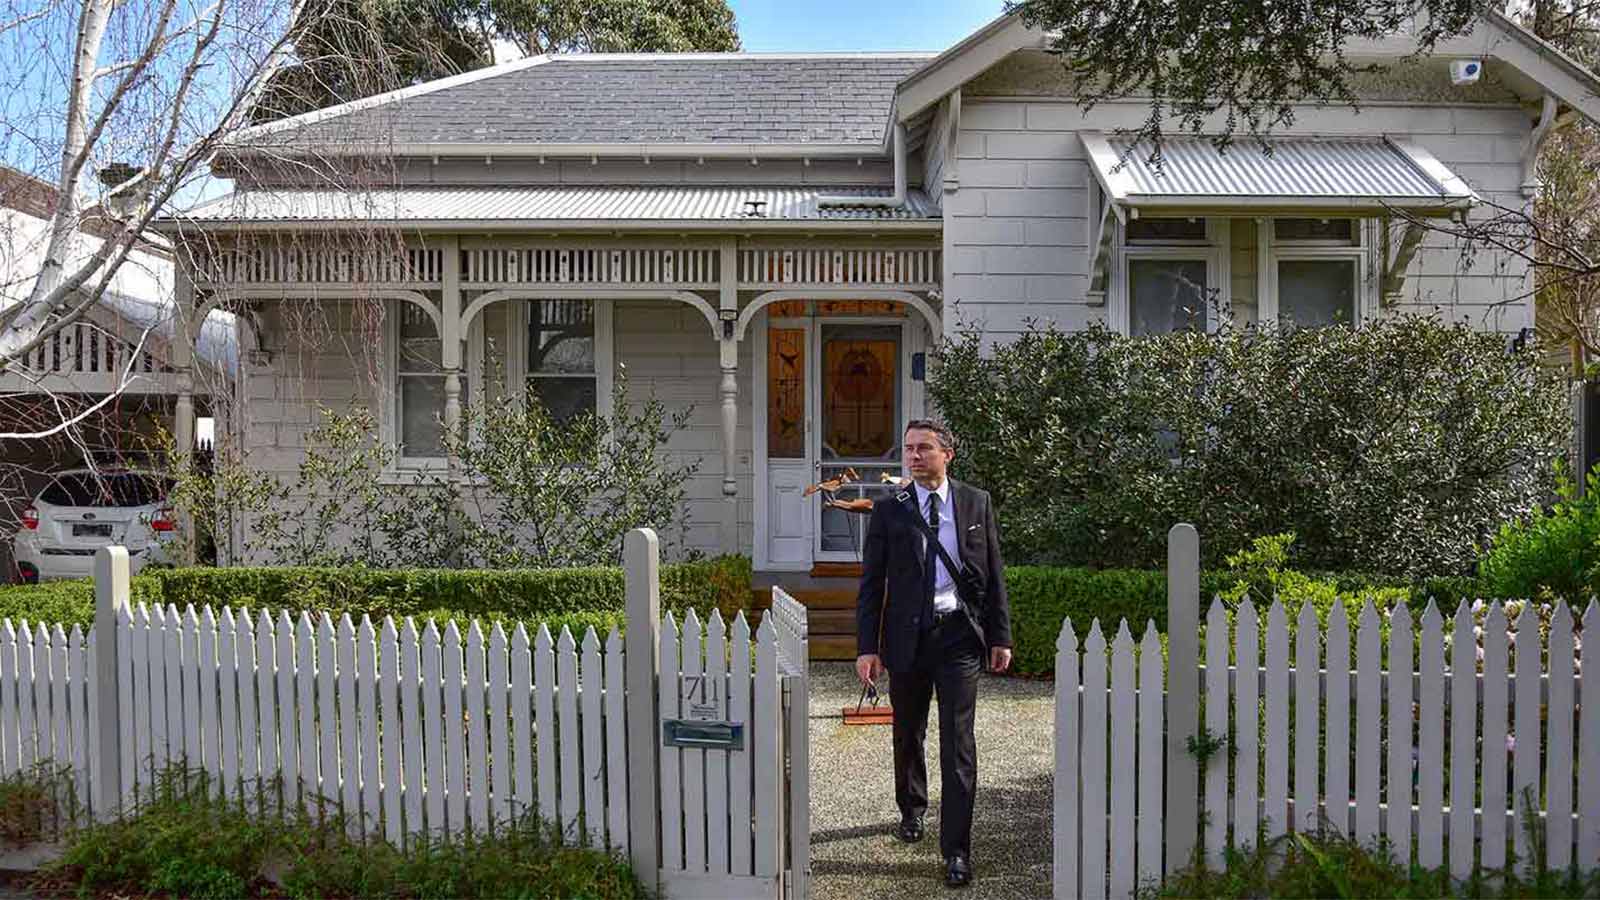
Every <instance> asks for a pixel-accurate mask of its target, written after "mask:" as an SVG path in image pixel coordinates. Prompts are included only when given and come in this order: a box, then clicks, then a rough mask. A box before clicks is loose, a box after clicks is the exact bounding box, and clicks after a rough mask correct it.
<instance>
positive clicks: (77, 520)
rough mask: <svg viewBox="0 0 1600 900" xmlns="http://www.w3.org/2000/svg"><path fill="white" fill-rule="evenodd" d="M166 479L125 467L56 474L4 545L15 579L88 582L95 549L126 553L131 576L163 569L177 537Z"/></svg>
mask: <svg viewBox="0 0 1600 900" xmlns="http://www.w3.org/2000/svg"><path fill="white" fill-rule="evenodd" d="M172 483H173V482H172V479H171V478H169V477H166V476H162V475H156V474H152V473H149V472H137V471H132V470H128V469H117V470H109V469H102V470H100V471H99V472H92V471H90V470H88V469H74V470H69V471H65V472H59V473H57V474H56V475H55V477H54V478H53V479H52V480H51V482H50V483H49V484H48V485H46V486H45V488H44V490H42V491H40V492H39V496H38V497H36V498H34V501H33V503H32V505H30V506H29V507H27V508H26V509H24V510H23V511H22V516H21V519H20V521H19V522H18V525H17V533H16V535H15V536H14V537H12V539H11V558H12V559H13V560H15V561H16V567H17V572H16V574H17V577H18V579H19V580H21V581H23V582H25V583H32V582H38V581H47V580H50V579H54V578H88V577H90V576H91V575H93V574H94V554H95V551H96V550H99V549H100V548H101V547H106V546H110V545H113V544H121V545H123V546H125V547H127V548H128V566H129V568H130V569H131V570H132V571H133V572H135V573H136V572H138V571H139V570H140V569H142V568H144V567H145V566H147V565H149V564H151V563H163V564H170V563H171V562H172V560H173V558H174V556H175V554H174V553H172V552H169V548H168V545H170V544H171V543H172V541H173V539H174V538H175V537H176V534H177V532H176V528H175V519H174V518H173V513H172V509H171V508H170V507H169V506H168V505H167V494H168V493H169V492H170V491H171V490H172Z"/></svg>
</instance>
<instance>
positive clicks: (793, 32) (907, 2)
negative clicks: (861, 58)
mask: <svg viewBox="0 0 1600 900" xmlns="http://www.w3.org/2000/svg"><path fill="white" fill-rule="evenodd" d="M728 5H729V6H730V7H732V8H733V13H734V15H735V16H737V17H738V19H739V37H740V39H741V40H742V41H743V42H744V49H746V50H750V51H758V52H771V51H783V50H791V51H833V50H943V49H945V48H947V47H949V46H950V45H951V44H954V43H955V42H956V41H959V40H961V39H962V38H964V37H966V36H967V35H969V34H971V33H972V32H974V31H976V30H978V28H980V27H981V26H983V25H984V24H985V23H987V22H988V21H989V20H991V19H993V18H994V17H996V16H998V15H1000V14H1001V13H1002V12H1004V11H1005V10H1004V6H1005V4H1004V3H1003V2H1002V0H728Z"/></svg>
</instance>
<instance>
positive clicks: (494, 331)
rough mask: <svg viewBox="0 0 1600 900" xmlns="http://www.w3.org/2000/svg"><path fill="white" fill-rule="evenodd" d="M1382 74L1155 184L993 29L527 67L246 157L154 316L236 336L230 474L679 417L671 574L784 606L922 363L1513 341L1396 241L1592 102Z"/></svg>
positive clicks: (1489, 313) (1490, 285)
mask: <svg viewBox="0 0 1600 900" xmlns="http://www.w3.org/2000/svg"><path fill="white" fill-rule="evenodd" d="M1414 46H1415V45H1414V42H1413V41H1411V40H1410V39H1408V38H1406V37H1405V36H1403V35H1397V36H1394V37H1392V38H1390V39H1386V40H1382V41H1375V42H1365V43H1361V44H1359V45H1352V46H1349V47H1347V48H1346V52H1347V54H1348V55H1349V56H1350V57H1351V58H1352V59H1355V60H1358V61H1360V60H1370V61H1375V62H1386V63H1390V64H1391V68H1390V69H1389V70H1388V71H1387V72H1385V73H1384V74H1383V75H1382V76H1376V77H1364V78H1361V79H1358V83H1357V86H1358V89H1359V92H1360V96H1361V100H1362V102H1361V105H1360V109H1359V111H1358V110H1355V109H1351V108H1349V107H1346V106H1342V105H1328V106H1318V105H1313V104H1307V105H1306V106H1305V107H1304V108H1302V109H1300V110H1298V111H1297V114H1296V116H1295V118H1294V124H1293V126H1292V127H1285V128H1283V129H1281V130H1280V131H1278V132H1277V133H1276V134H1275V135H1274V136H1273V137H1272V138H1270V143H1271V145H1272V150H1273V152H1272V153H1270V154H1264V153H1262V152H1260V151H1259V150H1257V149H1255V148H1253V147H1252V146H1251V145H1250V144H1249V143H1248V142H1240V143H1239V144H1238V145H1236V146H1235V147H1234V149H1232V150H1230V151H1228V152H1227V153H1219V151H1218V150H1217V149H1216V148H1215V147H1214V146H1213V144H1212V143H1211V142H1210V141H1208V140H1205V139H1203V138H1199V139H1197V138H1190V137H1174V138H1170V139H1169V142H1168V145H1167V146H1166V148H1165V151H1164V153H1165V165H1164V169H1163V170H1162V171H1161V172H1159V173H1158V172H1156V171H1154V170H1153V169H1152V168H1151V167H1150V166H1149V165H1147V164H1146V162H1145V158H1144V155H1143V154H1141V153H1139V152H1134V153H1132V154H1131V155H1130V154H1128V153H1126V151H1127V150H1128V149H1129V148H1128V146H1127V144H1126V142H1125V138H1124V137H1123V136H1122V135H1123V134H1124V133H1125V129H1128V128H1130V127H1134V126H1137V125H1138V124H1139V123H1140V122H1141V121H1142V120H1143V119H1144V117H1145V116H1146V114H1147V111H1148V105H1147V103H1145V102H1144V101H1142V100H1139V99H1137V98H1135V99H1130V100H1127V101H1123V102H1107V103H1101V104H1099V105H1097V106H1095V107H1094V108H1093V109H1092V110H1091V111H1089V112H1085V111H1084V110H1083V109H1082V107H1081V106H1080V105H1079V104H1078V103H1077V102H1075V100H1074V98H1073V97H1072V96H1071V95H1070V93H1069V87H1068V82H1067V80H1066V78H1065V77H1064V75H1063V72H1062V67H1061V64H1060V62H1059V61H1058V60H1057V59H1056V58H1055V57H1053V56H1052V55H1050V54H1049V53H1047V52H1046V50H1045V47H1046V41H1045V38H1044V36H1043V35H1042V34H1041V33H1039V32H1037V31H1034V30H1030V29H1029V28H1027V27H1025V26H1024V25H1023V24H1022V22H1021V21H1020V20H1019V19H1018V18H1017V17H1016V16H1014V15H1012V16H1005V17H1002V18H1000V19H998V20H996V21H994V22H993V23H991V24H990V25H988V26H986V27H984V28H983V29H981V30H980V31H978V32H976V33H974V34H972V35H971V36H970V37H968V38H966V39H965V40H963V41H961V42H960V43H959V44H957V45H955V46H954V47H951V48H950V49H948V50H945V51H944V52H942V53H937V54H905V53H852V54H799V53H780V54H747V53H735V54H652V55H605V54H594V55H573V56H540V57H534V58H530V59H525V60H521V61H518V62H513V63H509V64H505V65H499V66H495V67H492V68H488V69H483V70H479V71H474V72H470V73H467V74H464V75H459V76H456V77H452V78H447V79H443V80H440V81H435V82H430V83H427V84H422V85H418V86H415V87H409V88H406V89H404V90H400V91H396V92H393V93H389V94H384V95H381V96H377V97H372V98H369V99H365V100H361V101H357V102H354V103H348V104H344V105H340V106H335V107H331V108H328V109H323V110H319V111H316V112H312V113H308V114H305V115H300V116H296V117H294V118H289V119H284V120H281V121H276V122H272V123H270V124H265V125H260V126H257V127H255V128H252V129H250V130H249V131H246V132H244V133H242V134H240V135H238V137H237V138H236V140H234V141H233V142H232V143H231V144H230V145H229V146H228V147H227V149H226V150H225V152H223V153H222V154H221V155H220V156H219V157H218V158H217V160H216V162H215V167H216V170H217V171H218V173H220V174H223V175H226V176H227V177H229V178H232V179H234V182H235V190H234V192H233V193H232V194H230V195H228V196H225V197H223V198H220V199H217V200H214V201H211V202H208V203H205V204H204V205H201V206H199V207H198V208H194V209H190V210H188V211H186V212H182V213H178V214H173V215H172V216H171V217H170V218H167V219H165V220H163V222H162V225H161V227H162V229H163V230H164V231H165V232H166V233H167V234H168V235H169V236H170V237H171V238H172V240H173V241H174V242H176V243H177V244H179V245H181V246H182V247H184V248H185V251H184V252H180V253H178V254H176V257H177V258H178V259H179V261H180V265H179V278H178V295H179V298H180V302H183V303H185V304H189V305H191V306H194V307H198V308H206V307H211V306H221V307H223V308H226V309H228V310H231V311H234V312H236V313H238V314H239V318H240V320H241V322H243V323H246V324H244V325H242V326H241V327H243V328H244V334H243V336H242V339H241V343H242V347H241V357H242V366H241V373H240V376H239V378H238V379H237V384H236V390H237V392H238V398H237V400H238V402H237V404H236V412H235V414H234V415H233V416H232V420H231V422H230V423H229V427H230V428H232V429H233V430H234V433H235V434H236V435H237V436H238V437H239V438H240V440H241V441H242V442H243V443H244V445H245V446H248V447H249V448H250V449H251V451H252V452H253V453H254V454H255V458H256V459H257V460H258V461H266V462H267V463H268V464H270V465H272V466H281V467H282V468H283V469H285V470H289V469H292V467H293V466H294V464H295V463H296V462H297V461H298V460H299V459H301V458H302V455H303V453H304V452H305V451H304V449H303V447H304V443H305V435H306V432H307V431H308V430H309V429H310V428H311V427H312V426H313V424H314V422H315V420H316V413H315V410H316V409H317V408H318V407H319V406H335V407H338V406H340V405H347V404H357V403H359V404H362V405H365V406H366V407H368V408H370V409H372V410H373V411H375V412H376V413H377V418H378V420H379V422H380V423H381V429H382V435H383V438H384V440H386V441H392V442H394V444H395V445H396V446H397V447H398V448H399V453H398V455H397V462H396V466H395V470H394V471H393V472H391V473H388V474H389V475H390V476H391V477H393V478H395V479H405V478H406V477H407V475H408V471H409V470H412V469H415V468H422V467H430V466H442V465H445V463H446V460H445V459H444V458H443V451H442V449H441V441H440V435H441V433H442V432H441V428H443V427H450V426H451V425H452V424H453V423H456V422H458V421H459V419H460V416H461V414H462V409H463V408H464V407H466V406H468V405H469V404H475V403H484V402H491V401H492V400H493V399H494V398H498V397H505V396H514V395H517V394H520V393H522V392H532V393H533V394H536V395H537V396H538V397H539V398H540V399H541V400H543V401H544V402H545V404H546V405H547V406H548V407H549V408H551V409H552V410H555V411H556V412H558V413H562V414H564V413H567V412H571V411H573V410H579V409H590V408H592V409H597V410H599V411H602V412H604V411H606V410H607V409H608V408H609V407H610V405H611V403H612V390H611V388H612V384H613V381H614V379H615V378H617V377H618V372H619V371H621V370H622V369H624V367H625V369H626V374H627V378H628V385H629V389H630V392H631V394H633V395H639V396H643V395H646V394H649V393H654V394H655V395H656V396H658V397H660V398H663V399H665V400H666V401H668V403H669V404H670V405H673V406H683V405H691V404H692V405H693V408H694V413H693V416H692V419H691V422H690V426H689V427H688V428H686V429H685V430H683V431H681V432H679V433H678V434H677V435H676V436H675V437H674V439H673V442H672V444H671V446H670V448H669V450H670V452H672V453H679V454H684V455H686V456H692V457H698V458H701V459H702V460H703V467H702V469H701V474H700V475H698V476H697V477H696V480H695V481H694V482H693V484H692V485H691V488H690V503H691V505H692V508H691V511H690V514H691V518H692V524H691V526H690V529H689V532H688V534H687V535H685V541H686V543H687V544H688V545H689V546H692V547H697V548H700V549H703V550H706V551H709V552H724V551H726V552H741V553H746V554H749V555H750V556H751V557H753V559H754V561H755V567H756V570H757V572H758V573H779V572H807V571H812V570H815V569H818V568H819V567H820V568H824V569H825V568H827V566H828V564H830V563H840V564H844V563H849V562H852V561H854V560H856V559H858V553H859V543H860V540H861V533H860V528H861V520H860V519H859V518H854V517H852V516H850V515H849V514H847V513H844V512H841V511H838V510H835V509H825V508H822V506H821V505H820V504H817V503H816V502H815V501H814V500H808V499H806V498H804V497H803V491H804V488H805V487H806V485H808V484H811V483H814V482H818V481H821V480H824V479H828V478H832V477H834V476H836V475H837V474H838V473H840V472H841V471H843V470H844V469H845V468H846V467H853V468H854V469H855V470H856V471H857V473H859V475H860V476H861V479H862V481H864V482H868V483H871V482H878V481H879V479H880V477H881V475H882V474H883V473H892V474H898V473H899V471H900V460H899V455H898V454H899V450H898V447H899V436H900V432H901V429H902V426H903V423H904V422H905V421H907V420H908V419H910V418H913V417H917V416H920V415H922V414H924V413H925V412H926V411H927V410H928V406H929V402H928V397H927V391H926V389H925V382H924V375H925V373H926V366H925V361H926V358H927V357H926V355H927V354H928V352H929V351H930V350H931V349H932V348H935V347H936V345H937V342H938V341H939V340H940V339H941V338H942V337H944V336H945V335H950V334H954V333H956V332H958V331H961V330H965V329H981V330H982V332H983V334H984V335H985V339H986V340H994V341H1004V340H1007V339H1008V338H1009V337H1011V336H1014V335H1016V334H1017V333H1019V332H1021V331H1022V330H1023V329H1024V328H1025V322H1026V321H1027V320H1029V319H1036V320H1039V321H1041V322H1049V323H1054V324H1055V325H1057V326H1058V327H1061V328H1065V329H1080V328H1084V327H1086V326H1088V325H1090V324H1091V323H1104V324H1105V325H1106V326H1107V327H1109V328H1111V329H1114V330H1116V331H1120V332H1125V333H1131V334H1144V333H1151V332H1158V331H1162V330H1166V329H1171V328H1175V327H1185V326H1188V325H1194V324H1198V325H1201V326H1204V327H1214V326H1215V324H1216V321H1217V319H1218V318H1219V317H1220V316H1222V315H1231V316H1232V317H1233V318H1234V319H1235V320H1236V321H1238V322H1244V323H1251V322H1274V321H1279V320H1282V319H1287V320H1290V321H1295V322H1301V323H1320V322H1329V321H1335V320H1343V321H1347V322H1354V323H1361V322H1366V321H1371V320H1373V319H1375V318H1378V317H1382V316H1388V315H1393V314H1396V313H1398V312H1401V311H1406V310H1416V311H1423V312H1437V313H1438V314H1440V315H1442V316H1444V317H1446V318H1448V319H1453V320H1463V319H1464V320H1467V321H1470V322H1471V323H1472V324H1473V325H1474V326H1475V327H1480V328H1483V329H1486V330H1490V331H1496V332H1501V333H1505V334H1507V335H1515V334H1518V333H1520V332H1522V330H1523V329H1527V328H1530V327H1531V326H1532V324H1533V301H1532V298H1531V296H1530V286H1531V278H1530V275H1529V272H1528V269H1527V266H1526V265H1525V264H1524V263H1522V262H1521V261H1519V260H1518V259H1516V258H1514V257H1513V256H1512V255H1511V254H1501V253H1494V252H1480V253H1477V254H1472V255H1467V256H1464V255H1463V254H1462V253H1461V248H1460V247H1459V246H1458V245H1457V244H1456V242H1455V241H1454V240H1453V239H1451V238H1448V237H1446V236H1444V235H1442V234H1441V233H1439V232H1438V231H1434V230H1430V229H1426V228H1423V227H1420V226H1418V225H1417V224H1416V221H1417V220H1419V219H1420V220H1427V219H1448V218H1449V217H1460V216H1467V217H1476V216H1488V215H1491V214H1494V213H1495V212H1497V211H1498V209H1497V208H1512V209H1517V208H1522V207H1524V205H1525V204H1526V203H1527V202H1528V198H1529V197H1530V195H1531V193H1532V191H1533V189H1534V183H1533V182H1534V171H1535V170H1534V160H1535V156H1536V153H1537V150H1538V147H1539V145H1540V142H1541V138H1542V136H1543V135H1545V134H1546V133H1547V131H1548V130H1549V129H1550V128H1551V127H1552V125H1553V124H1554V123H1555V122H1556V121H1557V120H1558V119H1559V118H1560V117H1562V116H1567V115H1569V114H1574V113H1575V114H1579V115H1584V116H1587V117H1590V118H1597V117H1600V115H1597V114H1600V97H1597V88H1600V82H1597V81H1596V79H1595V77H1594V76H1593V75H1591V74H1589V73H1588V72H1587V71H1585V70H1583V69H1582V68H1581V67H1579V66H1578V65H1576V64H1575V63H1573V62H1572V61H1571V60H1569V59H1568V58H1567V57H1565V56H1563V55H1562V54H1561V53H1560V52H1558V51H1557V50H1555V49H1554V48H1552V47H1551V46H1549V45H1548V44H1546V43H1544V42H1542V41H1540V40H1539V39H1537V38H1536V37H1534V36H1533V35H1531V34H1530V33H1528V32H1527V31H1525V30H1524V29H1522V28H1520V27H1518V26H1517V25H1516V24H1514V23H1513V22H1511V21H1510V20H1508V19H1506V18H1504V17H1502V16H1500V15H1498V14H1494V13H1490V14H1486V15H1485V17H1484V18H1482V19H1480V20H1479V21H1478V22H1477V23H1476V25H1475V27H1474V28H1473V29H1472V31H1471V32H1470V33H1468V34H1467V35H1465V36H1463V37H1458V38H1453V39H1450V40H1447V41H1444V42H1443V43H1442V44H1440V45H1439V47H1438V48H1437V51H1436V52H1435V53H1434V54H1433V55H1432V56H1430V57H1427V58H1422V59H1412V58H1410V54H1411V52H1412V50H1413V49H1414ZM1463 60H1476V61H1478V62H1479V66H1477V67H1476V69H1475V70H1474V71H1475V74H1472V75H1470V76H1467V75H1464V74H1463V73H1464V72H1465V70H1466V69H1467V68H1468V67H1467V66H1464V65H1455V66H1452V63H1453V62H1454V63H1459V62H1460V61H1463ZM1124 158H1125V159H1126V164H1125V165H1120V166H1119V165H1118V161H1119V159H1124ZM1207 294H1209V295H1213V296H1214V297H1215V298H1216V299H1217V302H1216V303H1215V304H1213V308H1212V309H1211V310H1210V311H1207V312H1204V313H1202V314H1201V315H1200V318H1199V321H1198V322H1197V321H1195V320H1194V318H1193V315H1192V313H1191V312H1190V310H1194V309H1197V308H1199V307H1202V306H1205V304H1203V303H1201V302H1199V300H1200V298H1201V297H1202V295H1207ZM308 323H309V324H308ZM178 408H179V409H180V410H182V409H184V406H183V405H182V404H181V403H180V404H179V407H178ZM441 423H443V424H441ZM187 427H190V426H188V425H187V423H185V422H182V421H180V422H179V423H178V430H179V436H180V439H182V436H183V431H184V429H185V428H187ZM862 490H865V491H870V490H873V488H872V487H870V486H869V487H863V488H862Z"/></svg>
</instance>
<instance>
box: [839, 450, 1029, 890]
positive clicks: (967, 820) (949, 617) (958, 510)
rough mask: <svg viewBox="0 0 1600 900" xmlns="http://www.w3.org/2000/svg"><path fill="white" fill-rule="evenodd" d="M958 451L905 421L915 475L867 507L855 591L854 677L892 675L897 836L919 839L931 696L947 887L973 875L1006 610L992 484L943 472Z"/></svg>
mask: <svg viewBox="0 0 1600 900" xmlns="http://www.w3.org/2000/svg"><path fill="white" fill-rule="evenodd" d="M955 450H956V444H955V438H954V437H953V436H952V435H951V433H950V430H949V429H948V428H946V427H945V426H943V425H941V424H939V423H938V422H933V421H929V420H926V419H917V420H913V421H912V422H911V424H910V425H908V426H907V427H906V433H905V445H904V454H905V455H904V459H905V462H906V466H907V468H908V469H909V470H910V472H911V479H912V482H913V483H912V484H911V485H910V486H908V487H906V488H905V489H904V490H902V491H899V492H897V493H896V494H895V495H893V496H890V497H886V498H884V499H881V500H879V501H877V502H876V503H874V504H873V507H872V517H871V519H870V520H869V522H868V524H867V539H866V548H865V552H864V554H863V564H862V575H861V591H860V593H859V594H858V595H857V596H856V653H857V656H856V674H857V675H858V676H860V678H861V680H862V681H863V682H867V683H873V682H875V680H876V679H877V678H878V677H880V676H881V675H882V674H883V672H884V671H885V669H887V670H888V672H889V701H890V703H891V705H892V706H893V707H894V793H895V802H896V803H897V804H898V805H899V807H900V826H899V828H898V829H897V830H896V832H895V833H896V835H897V836H898V837H899V838H900V839H901V840H903V841H906V842H908V843H911V842H916V841H920V840H921V839H922V834H923V828H922V818H923V814H924V812H925V811H926V810H927V808H928V767H927V761H926V758H925V756H924V754H923V741H924V739H925V737H926V735H927V731H928V703H929V700H930V699H931V697H932V696H933V695H934V694H937V695H938V698H939V784H940V791H941V794H942V797H941V800H940V804H939V850H940V852H941V854H942V855H943V857H944V861H945V883H946V884H948V885H950V886H951V887H959V886H962V885H965V884H968V883H970V882H971V881H972V856H971V854H972V802H973V793H974V788H975V787H976V784H977V765H978V754H977V743H976V740H975V739H974V737H973V730H972V725H973V713H974V711H975V709H976V707H977V700H978V671H979V670H980V669H981V668H983V667H984V666H985V665H987V666H988V668H989V669H990V671H993V672H1004V671H1005V670H1006V669H1007V668H1008V667H1009V666H1010V665H1011V609H1010V606H1009V605H1008V604H1007V600H1006V581H1005V576H1004V574H1003V573H1002V571H1001V565H1000V534H999V530H998V529H997V528H996V526H995V518H994V506H993V504H992V503H991V502H990V500H989V494H988V492H986V491H981V490H979V489H977V488H975V487H972V486H971V485H967V484H960V483H958V482H955V481H952V480H950V479H949V478H948V477H946V475H945V471H946V469H947V468H948V467H949V465H950V461H951V460H952V459H954V458H955ZM916 519H921V520H922V522H925V523H927V524H928V528H929V530H931V531H933V532H934V533H936V534H937V535H938V541H939V545H941V546H942V547H943V548H944V550H945V555H946V556H948V557H949V559H950V561H951V562H954V563H955V564H956V566H957V568H958V570H959V571H957V572H951V571H949V567H948V566H947V565H946V564H945V563H944V561H943V560H942V559H941V558H940V556H939V552H938V548H937V547H935V546H934V545H933V544H932V543H931V542H930V541H929V540H928V537H927V536H928V531H926V530H924V529H923V528H922V527H921V526H920V525H919V524H918V522H917V521H916Z"/></svg>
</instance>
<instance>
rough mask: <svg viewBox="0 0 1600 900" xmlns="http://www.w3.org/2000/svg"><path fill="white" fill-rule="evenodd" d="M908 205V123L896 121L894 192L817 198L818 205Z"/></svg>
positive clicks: (897, 207)
mask: <svg viewBox="0 0 1600 900" xmlns="http://www.w3.org/2000/svg"><path fill="white" fill-rule="evenodd" d="M905 205H906V125H905V123H904V122H901V121H898V120H897V121H896V122H895V123H894V194H892V195H891V196H888V197H842V196H838V195H835V194H829V195H825V196H821V197H818V198H817V206H818V207H823V206H850V207H856V208H871V209H899V208H900V207H902V206H905Z"/></svg>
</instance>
